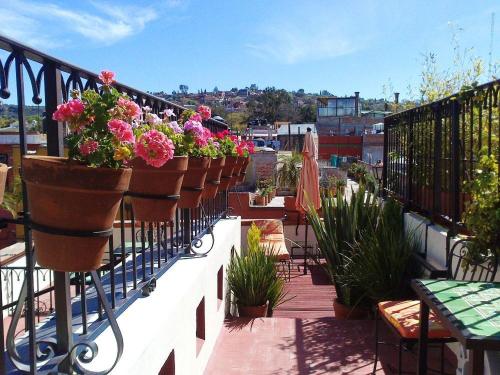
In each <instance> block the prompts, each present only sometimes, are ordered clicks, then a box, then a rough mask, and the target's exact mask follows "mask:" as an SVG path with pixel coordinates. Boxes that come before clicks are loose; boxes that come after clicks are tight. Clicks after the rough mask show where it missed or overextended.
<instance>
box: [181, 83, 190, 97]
mask: <svg viewBox="0 0 500 375" xmlns="http://www.w3.org/2000/svg"><path fill="white" fill-rule="evenodd" d="M188 90H189V87H188V86H187V85H179V91H180V92H181V94H183V95H186V94H187V93H188Z"/></svg>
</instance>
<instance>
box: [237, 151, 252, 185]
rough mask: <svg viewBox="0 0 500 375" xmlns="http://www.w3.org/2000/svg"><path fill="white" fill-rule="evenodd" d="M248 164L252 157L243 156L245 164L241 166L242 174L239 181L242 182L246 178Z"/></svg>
mask: <svg viewBox="0 0 500 375" xmlns="http://www.w3.org/2000/svg"><path fill="white" fill-rule="evenodd" d="M248 164H250V157H247V158H243V166H242V167H241V171H240V176H239V177H238V181H237V182H238V183H242V182H243V181H244V180H245V175H246V174H247V167H248Z"/></svg>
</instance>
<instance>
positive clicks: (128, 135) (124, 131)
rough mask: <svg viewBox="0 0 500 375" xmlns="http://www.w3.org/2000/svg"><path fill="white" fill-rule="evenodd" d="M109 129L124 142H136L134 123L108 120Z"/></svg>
mask: <svg viewBox="0 0 500 375" xmlns="http://www.w3.org/2000/svg"><path fill="white" fill-rule="evenodd" d="M108 130H109V131H110V133H111V134H113V135H114V136H115V137H116V139H117V140H118V141H120V142H124V143H134V142H135V137H134V133H133V131H132V125H130V124H129V123H127V122H125V121H122V120H118V119H114V120H111V121H109V122H108Z"/></svg>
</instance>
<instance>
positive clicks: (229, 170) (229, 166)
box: [219, 156, 238, 190]
mask: <svg viewBox="0 0 500 375" xmlns="http://www.w3.org/2000/svg"><path fill="white" fill-rule="evenodd" d="M237 160H238V159H237V157H236V156H226V163H225V164H224V167H223V168H222V174H221V180H220V184H219V190H227V189H228V188H229V184H230V183H231V178H232V176H233V171H234V167H235V166H236V161H237Z"/></svg>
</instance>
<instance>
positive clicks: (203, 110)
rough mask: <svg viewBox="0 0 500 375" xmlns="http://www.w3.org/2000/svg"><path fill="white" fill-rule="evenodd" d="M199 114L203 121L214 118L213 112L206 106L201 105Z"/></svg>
mask: <svg viewBox="0 0 500 375" xmlns="http://www.w3.org/2000/svg"><path fill="white" fill-rule="evenodd" d="M198 113H199V114H200V116H201V118H202V119H203V120H208V119H209V118H211V117H212V110H211V109H210V107H208V106H206V105H200V106H199V107H198Z"/></svg>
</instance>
